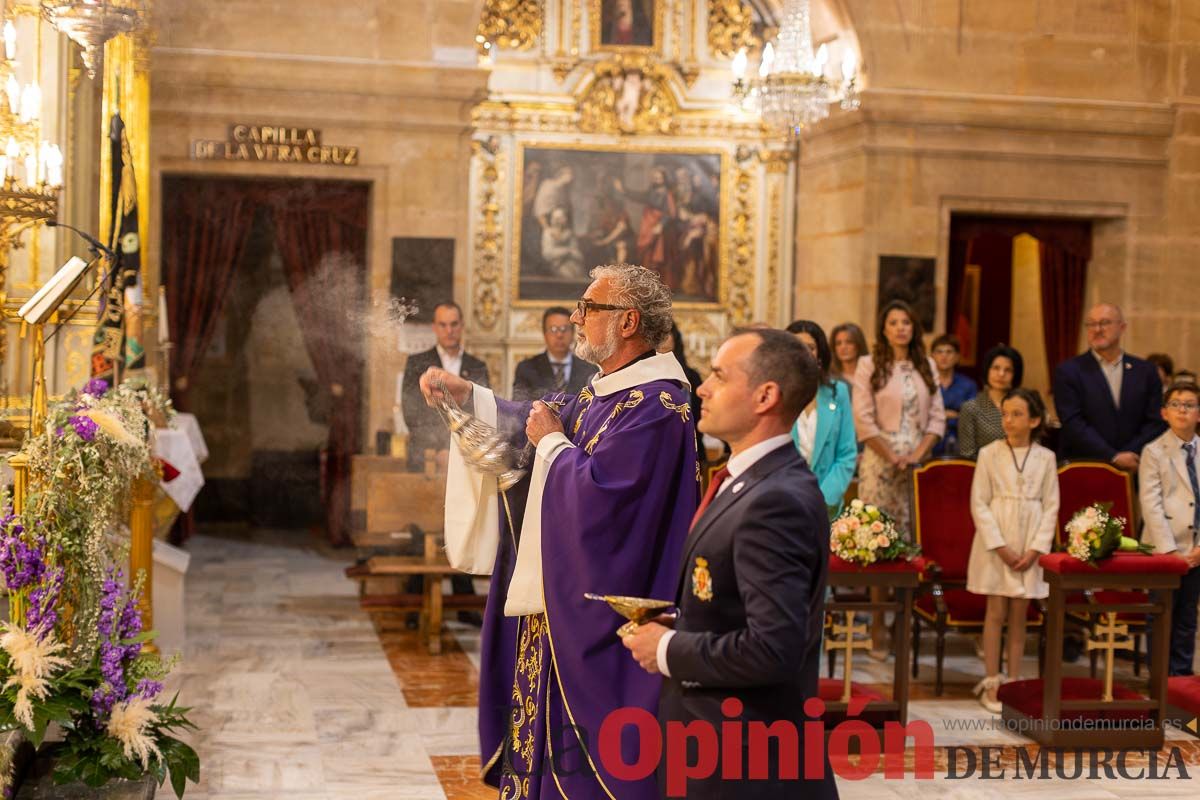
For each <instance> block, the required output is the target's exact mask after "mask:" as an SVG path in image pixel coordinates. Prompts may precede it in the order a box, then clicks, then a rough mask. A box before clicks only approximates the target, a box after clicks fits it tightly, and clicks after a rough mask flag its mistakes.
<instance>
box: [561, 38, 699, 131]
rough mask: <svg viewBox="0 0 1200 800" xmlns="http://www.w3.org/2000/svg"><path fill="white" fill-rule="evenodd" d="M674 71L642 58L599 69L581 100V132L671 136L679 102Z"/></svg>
mask: <svg viewBox="0 0 1200 800" xmlns="http://www.w3.org/2000/svg"><path fill="white" fill-rule="evenodd" d="M670 79H671V70H670V69H668V68H666V67H664V66H663V65H661V64H659V63H657V62H655V61H654V60H653V59H652V58H650V57H648V56H646V55H641V54H623V55H620V56H618V57H617V58H615V59H613V60H611V61H602V62H600V63H599V64H597V65H596V67H595V71H594V77H593V79H592V80H591V81H590V82H589V83H587V84H585V85H584V88H583V90H582V92H581V94H580V96H579V128H580V130H583V131H585V132H587V133H607V134H618V133H620V134H670V133H673V132H674V130H675V125H676V122H675V118H676V116H677V115H678V114H679V102H678V101H677V100H676V99H675V94H674V93H673V92H672V91H671V87H670Z"/></svg>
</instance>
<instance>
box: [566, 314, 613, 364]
mask: <svg viewBox="0 0 1200 800" xmlns="http://www.w3.org/2000/svg"><path fill="white" fill-rule="evenodd" d="M620 325H621V317H620V316H619V315H617V314H613V316H612V319H611V320H609V322H608V329H607V330H605V331H604V341H603V342H602V343H600V344H594V343H592V342H589V341H588V340H587V339H584V338H583V336H582V334H581V335H580V337H579V341H578V342H576V343H575V357H576V358H582V359H583V360H584V361H590V362H592V363H593V364H600V363H602V362H604V361H607V360H608V359H610V358H612V357H613V354H614V353H616V352H617V342H618V341H619V339H618V337H617V329H618V328H619V327H620Z"/></svg>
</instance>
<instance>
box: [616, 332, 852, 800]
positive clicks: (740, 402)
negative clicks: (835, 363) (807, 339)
mask: <svg viewBox="0 0 1200 800" xmlns="http://www.w3.org/2000/svg"><path fill="white" fill-rule="evenodd" d="M819 377H820V369H819V367H818V366H817V364H816V361H815V360H814V359H813V358H812V356H811V355H809V353H808V351H807V349H805V347H804V345H802V344H800V342H798V341H796V339H795V338H794V337H792V336H791V335H790V334H787V333H784V332H783V331H774V330H751V331H747V332H743V333H740V334H735V335H734V336H733V337H731V338H730V339H728V340H727V341H726V342H725V343H724V344H723V345H721V348H720V350H719V351H718V352H717V354H716V357H715V358H714V359H713V362H712V374H711V375H710V376H709V378H708V380H706V381H705V382H704V383H703V384H702V385H701V386H700V390H699V395H700V398H701V399H702V400H703V401H704V404H703V406H702V411H701V419H700V425H699V429H700V430H701V431H703V432H705V433H709V434H712V435H713V436H716V437H718V438H720V439H722V440H724V441H725V442H727V443H728V444H729V446H730V450H731V452H732V454H731V455H730V457H729V463H728V465H727V466H726V467H725V468H724V469H721V470H719V471H718V472H717V473H716V475H715V476H714V477H713V482H712V484H711V485H710V487H709V490H708V493H707V494H706V495H705V496H704V499H703V501H701V503H700V508H699V510H698V511H697V512H696V516H695V517H694V518H693V520H692V526H691V530H690V532H689V534H688V539H687V542H686V543H685V544H684V546H683V552H684V557H683V561H682V564H681V565H680V571H679V578H678V582H677V589H676V598H675V600H676V604H677V605H678V606H679V611H680V614H679V619H678V621H677V622H676V623H675V627H674V630H670V629H668V628H666V627H665V626H664V625H661V624H659V623H657V622H650V623H647V624H645V625H642V626H641V627H640V628H638V629H637V631H636V632H635V633H633V634H632V635H630V636H628V637H627V638H626V639H625V640H624V644H625V646H626V647H627V648H628V649H629V650H630V651H631V653H632V654H633V657H634V659H635V660H636V661H637V662H638V663H639V664H640V665H641V666H642V668H643V669H645V670H646V671H647V672H650V673H652V674H653V673H662V675H663V676H664V677H665V678H666V682H665V683H664V684H663V689H662V696H661V699H660V701H659V706H658V717H659V721H660V723H662V724H667V723H671V722H682V723H685V724H688V723H692V722H694V721H703V722H707V723H709V724H710V725H712V726H713V729H721V728H722V725H723V724H724V723H725V721H726V720H727V719H728V718H735V719H736V718H740V719H741V720H745V721H755V722H763V723H765V724H767V725H771V724H774V723H776V722H780V723H784V724H787V723H790V724H792V725H794V726H795V728H796V729H797V731H798V737H797V739H798V744H799V750H800V754H801V756H800V759H799V761H800V763H801V764H806V763H808V759H807V758H805V756H804V754H805V753H806V751H807V750H808V749H810V748H816V749H818V750H821V751H823V750H824V743H823V742H821V741H817V742H807V741H806V740H805V738H804V734H803V732H802V731H803V727H804V726H803V723H804V720H805V719H806V717H805V713H804V702H805V700H807V699H808V698H810V697H818V696H819V693H818V690H817V686H818V672H819V661H820V647H821V636H822V624H823V619H824V610H825V584H826V575H827V572H828V567H829V518H828V516H827V514H826V505H825V498H824V496H823V495H822V494H821V488H820V486H819V485H818V483H817V479H816V477H815V476H814V475H813V473H812V471H811V470H809V468H808V465H807V464H805V462H804V459H803V458H802V457H801V456H800V454H799V452H797V450H796V448H795V446H794V445H793V444H792V440H791V435H790V431H791V428H792V425H793V424H794V423H795V421H796V417H797V416H798V415H799V413H800V411H801V410H802V409H803V408H804V407H805V406H807V405H808V404H809V402H811V401H812V398H813V396H814V395H815V393H816V390H817V382H818V380H819ZM783 738H785V737H780V739H781V741H780V747H778V748H777V747H772V748H771V752H770V753H769V755H768V759H767V763H768V764H769V770H768V775H767V776H765V778H763V777H756V776H754V775H752V774H750V771H748V770H745V769H743V767H745V766H746V764H747V763H752V762H753V761H754V759H755V757H756V756H759V755H761V754H748V753H747V752H746V745H745V744H743V745H742V746H741V747H740V748H739V747H737V746H736V745H735V746H733V747H730V746H723V748H722V751H721V752H722V755H721V765H720V766H719V767H717V768H716V769H715V771H714V772H713V774H711V775H710V776H708V777H707V778H701V779H694V780H685V781H684V783H685V784H686V787H685V794H686V796H687V797H688V798H689V799H690V800H698V799H699V800H705V799H706V798H711V799H712V800H716V799H717V798H726V797H736V798H738V800H777V798H784V797H801V796H802V797H805V798H807V799H808V800H836V798H837V788H836V786H835V784H834V780H833V774H832V772H831V770H830V768H829V762H828V760H827V759H825V760H824V774H823V776H822V777H817V776H815V775H806V773H805V771H804V769H803V768H801V769H800V770H799V774H798V775H793V774H785V772H786V770H785V768H784V767H783V764H784V763H787V761H788V759H787V758H786V757H785V754H783V753H781V748H782V746H783V745H782V740H783ZM692 755H694V754H689V761H688V763H696V761H695V759H694V758H692V757H691V756H692ZM748 755H749V759H747V756H748ZM822 755H824V753H823V752H822ZM731 758H732V759H733V760H734V761H735V762H736V761H737V759H739V758H740V759H741V763H740V764H738V763H731V762H730V759H731ZM660 775H662V776H663V777H662V779H661V780H662V782H664V783H665V784H666V788H667V789H668V794H669V795H670V796H683V795H682V794H680V793H679V792H678V789H679V788H682V787H679V786H675V787H672V786H671V775H670V773H669V772H665V773H664V770H663V769H662V768H661V767H660ZM735 775H736V776H737V777H734V776H735ZM743 776H744V777H743ZM672 788H674V789H675V790H676V791H671V789H672Z"/></svg>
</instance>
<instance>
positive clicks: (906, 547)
mask: <svg viewBox="0 0 1200 800" xmlns="http://www.w3.org/2000/svg"><path fill="white" fill-rule="evenodd" d="M829 549H830V552H832V553H833V554H834V555H835V556H837V557H838V558H840V559H842V560H843V561H849V562H851V563H855V564H875V563H877V562H880V561H895V560H896V559H898V558H905V559H912V558H915V557H916V556H918V555H920V553H921V548H920V547H917V546H916V545H912V544H909V543H908V542H906V541H904V539H903V537H902V535H901V532H900V529H899V528H898V527H897V526H896V521H895V520H894V519H892V517H891V515H889V514H888V513H887V512H886V511H884V510H883V509H881V508H879V507H878V506H875V505H871V504H870V503H864V502H863V501H862V500H857V499H856V500H853V501H851V503H850V505H849V506H847V507H846V510H845V511H843V512H842V513H841V514H840V515H839V516H838V518H837V519H835V520H834V521H833V525H832V527H831V529H830V535H829Z"/></svg>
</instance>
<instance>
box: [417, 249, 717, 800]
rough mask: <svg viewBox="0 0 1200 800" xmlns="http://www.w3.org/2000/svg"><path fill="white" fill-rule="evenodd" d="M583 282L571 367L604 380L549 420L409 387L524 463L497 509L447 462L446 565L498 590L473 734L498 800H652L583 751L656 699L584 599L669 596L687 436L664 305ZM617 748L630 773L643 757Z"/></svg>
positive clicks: (463, 392) (488, 493) (689, 459)
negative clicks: (526, 450)
mask: <svg viewBox="0 0 1200 800" xmlns="http://www.w3.org/2000/svg"><path fill="white" fill-rule="evenodd" d="M592 278H593V281H592V283H591V285H590V286H588V288H587V290H586V291H585V292H584V294H583V297H582V298H581V299H580V300H579V302H578V303H577V305H576V308H575V312H574V314H572V316H571V321H572V322H573V323H574V325H575V326H576V328H577V330H578V332H579V333H578V338H577V344H576V348H575V355H576V356H577V357H578V358H582V359H584V360H587V361H592V362H594V363H597V364H599V365H600V374H599V375H598V376H597V377H595V378H594V379H593V380H592V382H591V384H590V385H589V386H587V387H585V388H584V389H583V390H582V391H581V392H580V393H579V395H578V396H576V397H571V398H569V399H565V400H564V399H562V398H561V395H557V396H548V397H547V400H552V399H553V398H554V397H557V398H559V400H558V402H561V403H562V405H561V407H560V408H558V409H557V410H555V409H552V408H551V407H550V406H549V405H547V403H546V402H543V401H537V402H534V403H532V404H530V403H518V402H509V401H505V400H499V399H497V398H496V397H495V395H493V394H492V392H491V391H489V390H487V389H485V388H483V387H481V386H473V385H472V384H470V383H468V382H467V381H464V380H461V379H457V378H455V377H454V376H450V375H447V374H445V373H444V372H442V371H440V370H437V369H431V370H430V371H429V372H428V373H426V375H424V376H423V377H422V378H421V388H422V391H423V392H424V393H425V396H426V398H427V399H428V400H429V401H430V402H436V400H437V399H438V398H439V396H440V391H441V390H440V389H439V388H435V387H439V386H440V385H444V387H445V391H447V392H449V393H450V394H451V395H453V396H454V398H455V399H456V400H457V401H458V402H460V403H465V402H466V401H467V400H468V398H472V399H473V400H474V404H475V405H474V408H475V413H476V414H477V415H478V416H479V418H480V419H481V420H483V421H484V422H489V423H493V424H496V425H497V427H498V429H499V430H500V431H502V432H506V433H508V434H510V435H511V441H512V443H513V444H514V445H516V446H517V447H523V446H525V444H526V442H528V443H529V444H532V445H534V446H535V447H536V456H535V457H534V460H533V465H532V468H531V470H530V475H529V476H528V477H527V478H526V479H524V480H523V481H522V483H520V484H517V486H515V487H513V489H510V490H509V491H508V492H505V493H503V495H502V496H501V497H499V498H498V497H497V491H496V489H497V484H496V480H495V479H494V478H488V477H484V476H481V475H478V474H475V473H469V472H468V471H467V467H466V465H465V462H464V460H463V458H462V456H461V454H459V453H458V452H457V451H453V452H452V453H451V457H450V476H449V480H448V481H447V488H446V546H447V553H448V556H449V558H450V563H451V564H453V565H454V566H455V567H457V568H459V569H462V570H464V571H467V572H473V573H476V574H488V573H490V574H491V575H492V584H491V592H490V594H489V596H488V605H487V610H486V612H485V615H484V616H485V620H484V629H483V637H482V640H481V643H480V657H481V662H482V663H481V667H480V687H479V731H480V744H481V748H482V752H481V760H482V763H483V772H484V777H485V779H486V780H487V781H488V782H489V783H492V784H493V785H497V786H499V787H501V792H502V796H505V797H508V796H512V797H517V796H519V797H534V798H537V797H554V798H557V797H560V796H563V795H565V796H567V797H571V798H587V799H588V800H593V799H594V800H602V798H612V797H620V798H631V800H651V798H657V797H658V789H657V786H656V784H655V781H654V779H653V777H651V778H648V779H645V780H641V781H624V780H618V779H617V778H616V777H615V776H613V775H612V774H611V773H609V772H608V771H607V770H606V769H605V766H604V763H603V762H602V760H601V759H600V758H598V756H597V754H596V753H595V752H594V751H593V749H592V748H593V747H594V745H595V744H596V742H597V739H598V737H599V733H600V726H601V723H602V722H603V721H604V719H605V717H606V716H607V715H608V714H610V713H611V712H613V711H615V710H617V709H619V708H642V709H645V710H646V711H648V712H650V713H653V712H654V711H655V710H656V709H657V707H658V694H659V689H660V686H661V681H660V680H659V679H658V678H656V677H653V676H651V675H647V674H646V673H645V672H643V671H642V670H641V669H639V668H638V666H637V665H636V664H635V663H634V662H633V661H632V660H631V659H629V657H628V656H627V655H626V654H625V651H624V649H623V648H622V647H621V642H620V640H619V639H618V638H617V637H615V636H613V630H614V629H615V628H616V627H617V626H618V625H619V624H620V623H621V622H622V621H623V620H622V619H621V618H620V617H618V616H617V614H616V613H614V612H613V611H612V609H610V608H609V607H608V606H607V605H605V604H603V603H596V602H592V601H590V600H588V599H586V598H585V597H584V593H585V592H594V593H598V594H608V595H627V596H634V597H648V598H658V597H670V596H671V594H672V593H673V590H674V583H675V576H676V573H675V567H676V564H677V563H678V558H679V553H680V550H681V548H682V546H683V540H684V538H685V537H686V535H687V530H688V524H689V523H690V521H691V518H692V514H693V513H694V512H695V510H696V504H697V502H698V500H699V477H700V475H699V465H698V464H697V461H696V428H695V423H694V421H693V420H692V416H691V407H690V405H689V402H688V401H689V389H690V386H689V383H688V380H687V378H686V376H685V375H684V372H683V369H682V368H681V367H680V366H679V363H678V362H677V361H676V360H675V356H674V355H673V354H672V353H662V354H659V353H656V352H655V350H656V348H657V347H658V346H659V345H661V344H662V342H663V341H664V340H665V339H666V337H667V335H668V333H669V332H670V330H671V323H672V318H671V293H670V290H669V289H668V288H667V287H666V285H665V284H664V283H663V282H662V279H661V278H659V276H658V275H657V274H656V273H654V272H653V271H652V270H649V269H646V268H645V267H640V266H631V265H628V264H618V265H610V266H604V267H598V268H596V269H595V270H593V271H592ZM523 499H524V502H522V500H523ZM543 564H544V565H545V568H543ZM622 745H623V746H622V757H623V758H624V762H625V763H626V764H630V763H634V762H635V761H636V760H637V758H638V753H637V747H636V746H637V742H636V741H623V743H622Z"/></svg>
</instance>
